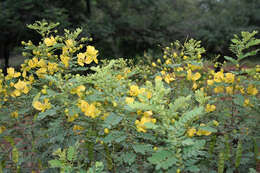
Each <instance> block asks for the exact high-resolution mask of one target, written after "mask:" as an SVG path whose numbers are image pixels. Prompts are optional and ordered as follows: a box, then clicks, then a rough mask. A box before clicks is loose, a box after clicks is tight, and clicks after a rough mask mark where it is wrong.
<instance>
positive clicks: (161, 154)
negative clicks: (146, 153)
mask: <svg viewBox="0 0 260 173" xmlns="http://www.w3.org/2000/svg"><path fill="white" fill-rule="evenodd" d="M148 161H149V162H150V163H152V164H155V165H156V169H157V170H158V169H160V168H163V169H168V168H169V167H171V166H172V165H173V164H176V163H177V161H178V159H177V158H176V157H175V155H174V154H173V153H172V152H171V151H169V150H159V151H157V152H156V153H154V154H153V155H152V156H151V157H148Z"/></svg>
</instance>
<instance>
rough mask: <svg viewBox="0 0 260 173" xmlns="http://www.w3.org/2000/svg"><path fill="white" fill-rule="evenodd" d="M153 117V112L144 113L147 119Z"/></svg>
mask: <svg viewBox="0 0 260 173" xmlns="http://www.w3.org/2000/svg"><path fill="white" fill-rule="evenodd" d="M152 115H153V112H152V111H146V112H144V116H146V117H150V116H152Z"/></svg>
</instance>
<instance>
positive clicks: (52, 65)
mask: <svg viewBox="0 0 260 173" xmlns="http://www.w3.org/2000/svg"><path fill="white" fill-rule="evenodd" d="M47 68H48V71H49V73H50V74H51V75H53V74H54V72H57V71H59V68H58V64H57V63H50V62H48V66H47Z"/></svg>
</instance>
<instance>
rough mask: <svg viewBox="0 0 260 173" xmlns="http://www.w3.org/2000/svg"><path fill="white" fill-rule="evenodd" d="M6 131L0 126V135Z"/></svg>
mask: <svg viewBox="0 0 260 173" xmlns="http://www.w3.org/2000/svg"><path fill="white" fill-rule="evenodd" d="M5 130H6V128H5V126H0V134H2V133H3V132H4V131H5Z"/></svg>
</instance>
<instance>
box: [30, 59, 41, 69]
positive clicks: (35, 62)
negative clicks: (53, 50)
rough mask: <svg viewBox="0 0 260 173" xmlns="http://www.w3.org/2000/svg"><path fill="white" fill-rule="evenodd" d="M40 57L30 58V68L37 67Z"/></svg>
mask: <svg viewBox="0 0 260 173" xmlns="http://www.w3.org/2000/svg"><path fill="white" fill-rule="evenodd" d="M38 62H39V61H38V58H33V59H30V60H29V61H28V66H29V67H30V68H35V67H37V64H38Z"/></svg>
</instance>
